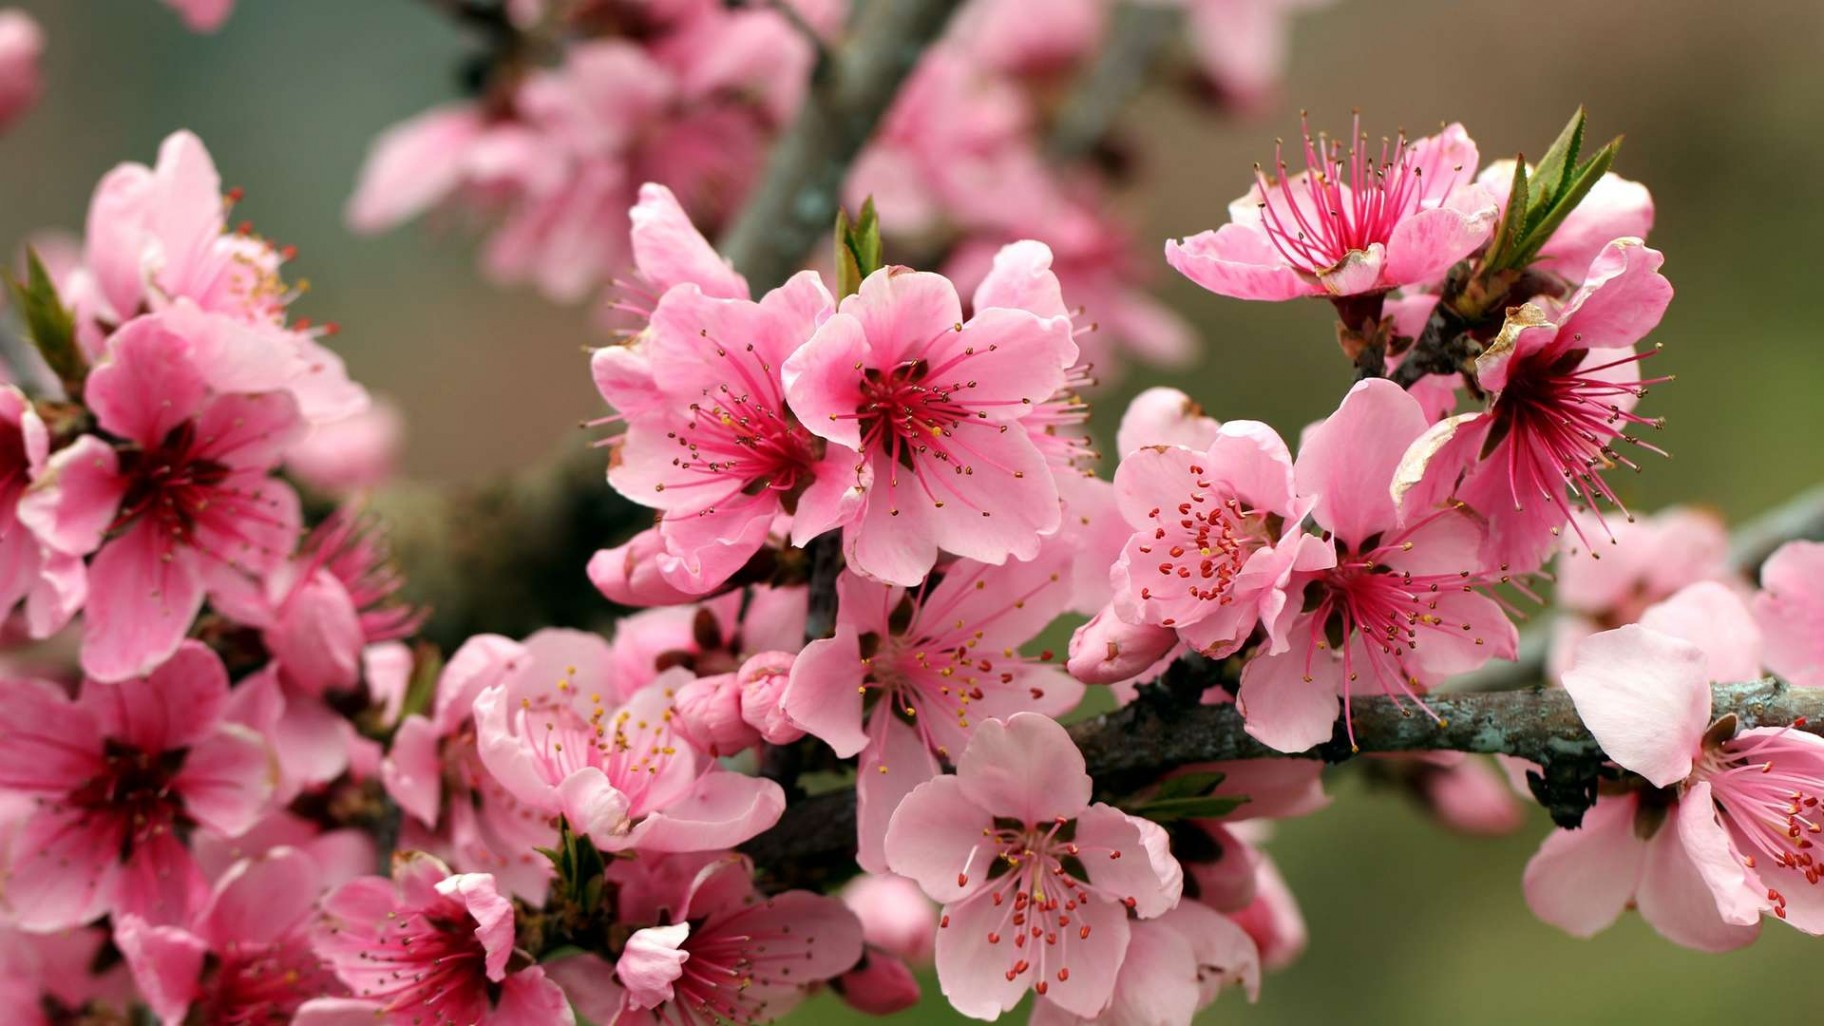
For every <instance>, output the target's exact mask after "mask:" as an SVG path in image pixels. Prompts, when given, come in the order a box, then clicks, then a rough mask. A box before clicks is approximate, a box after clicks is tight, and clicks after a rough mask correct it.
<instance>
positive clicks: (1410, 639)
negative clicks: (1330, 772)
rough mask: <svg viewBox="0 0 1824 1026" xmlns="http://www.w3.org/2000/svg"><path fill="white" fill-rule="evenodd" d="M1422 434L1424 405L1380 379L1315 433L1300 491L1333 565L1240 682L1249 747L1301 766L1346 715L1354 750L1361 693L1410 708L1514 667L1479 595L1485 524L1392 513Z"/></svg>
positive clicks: (1292, 605) (1499, 616)
mask: <svg viewBox="0 0 1824 1026" xmlns="http://www.w3.org/2000/svg"><path fill="white" fill-rule="evenodd" d="M1425 430H1426V419H1425V413H1424V411H1423V409H1422V408H1421V407H1420V406H1419V403H1418V400H1416V399H1414V398H1413V397H1412V396H1410V395H1408V394H1407V393H1406V392H1405V391H1404V390H1402V389H1401V388H1400V387H1399V386H1398V385H1395V384H1393V383H1392V382H1390V381H1387V380H1384V379H1373V380H1368V381H1363V382H1360V383H1358V384H1357V385H1356V386H1355V387H1354V388H1352V389H1351V390H1350V391H1349V394H1348V395H1347V396H1346V397H1344V399H1343V402H1342V404H1341V405H1340V406H1338V407H1337V410H1336V412H1335V413H1333V414H1331V416H1330V417H1329V418H1328V419H1326V420H1325V421H1323V422H1322V423H1321V424H1318V425H1316V426H1314V427H1312V428H1311V429H1310V430H1309V431H1308V432H1306V435H1305V439H1304V444H1303V445H1301V446H1300V447H1299V453H1298V464H1297V469H1296V475H1297V482H1298V490H1299V493H1300V495H1301V496H1302V497H1303V498H1305V499H1307V500H1308V501H1309V502H1310V503H1311V507H1310V510H1311V517H1312V519H1313V520H1314V521H1315V523H1316V524H1317V525H1319V526H1320V527H1321V528H1323V529H1324V530H1325V531H1326V532H1327V534H1328V537H1329V544H1331V545H1333V546H1334V548H1335V551H1334V563H1333V565H1331V566H1329V567H1323V568H1316V569H1312V570H1310V571H1306V572H1300V573H1297V574H1295V575H1294V579H1293V582H1292V583H1291V584H1290V585H1289V586H1288V587H1287V598H1288V601H1287V603H1286V605H1285V606H1284V607H1283V608H1282V610H1281V617H1282V619H1280V620H1273V621H1268V622H1267V633H1268V637H1269V639H1272V642H1273V643H1272V644H1270V645H1269V646H1268V647H1267V649H1266V650H1265V651H1262V652H1260V653H1258V654H1256V655H1255V657H1254V658H1253V659H1251V660H1249V662H1248V664H1247V666H1246V667H1244V668H1243V670H1242V676H1241V691H1240V692H1239V694H1238V696H1237V701H1238V702H1239V704H1240V706H1241V710H1242V714H1243V715H1244V716H1245V717H1246V718H1247V730H1248V733H1250V734H1252V735H1253V736H1254V737H1256V738H1259V739H1260V740H1261V741H1262V742H1264V743H1265V744H1268V745H1271V746H1273V747H1274V748H1278V749H1279V750H1281V751H1286V752H1300V751H1304V750H1306V749H1308V748H1310V747H1312V746H1314V745H1317V744H1319V743H1321V742H1323V741H1326V740H1328V739H1329V737H1330V734H1331V728H1332V725H1333V724H1334V723H1335V722H1336V716H1337V711H1338V706H1339V702H1340V705H1341V707H1342V711H1343V713H1344V717H1345V726H1346V727H1348V729H1349V731H1350V737H1351V739H1353V737H1354V733H1353V726H1352V725H1350V724H1349V723H1348V720H1347V716H1348V702H1349V697H1350V695H1351V694H1352V693H1354V692H1355V691H1356V690H1357V686H1358V683H1359V684H1361V685H1372V686H1375V687H1377V688H1378V689H1379V690H1381V691H1383V692H1385V693H1386V694H1388V695H1390V696H1403V697H1409V698H1410V697H1415V696H1416V695H1417V694H1418V692H1420V691H1422V690H1423V689H1424V688H1425V687H1427V686H1429V685H1432V684H1436V683H1438V682H1439V681H1441V680H1443V679H1444V678H1446V677H1448V676H1451V675H1453V674H1458V673H1466V672H1468V671H1470V670H1473V669H1475V668H1476V667H1478V666H1481V665H1482V664H1483V663H1486V662H1487V661H1488V660H1490V659H1496V658H1499V659H1511V658H1513V656H1514V653H1515V651H1516V647H1517V645H1518V643H1519V640H1518V632H1517V631H1516V630H1515V629H1514V626H1513V624H1512V623H1511V622H1509V621H1508V619H1507V615H1506V614H1505V613H1504V612H1503V610H1502V608H1501V606H1500V604H1499V603H1497V602H1496V601H1495V600H1494V599H1492V598H1490V597H1489V596H1487V595H1485V594H1482V593H1481V591H1480V589H1481V588H1482V587H1483V586H1489V585H1492V584H1494V583H1496V581H1495V580H1494V579H1493V578H1491V576H1490V575H1488V574H1487V573H1486V572H1485V571H1484V569H1483V562H1482V559H1483V555H1482V554H1483V549H1484V546H1485V539H1484V534H1483V529H1482V527H1481V525H1480V523H1479V522H1478V521H1477V520H1476V518H1475V517H1473V516H1472V515H1471V514H1470V513H1469V512H1468V511H1466V510H1462V509H1458V508H1451V507H1447V508H1444V509H1440V510H1435V511H1433V510H1420V511H1417V512H1416V513H1415V514H1414V515H1412V516H1411V517H1409V518H1402V516H1401V511H1400V509H1399V507H1398V506H1397V505H1396V502H1395V498H1394V493H1393V488H1392V486H1393V481H1394V477H1395V474H1396V473H1397V471H1398V469H1399V466H1400V464H1401V462H1402V461H1403V459H1404V457H1405V454H1406V451H1407V449H1408V447H1409V446H1410V445H1411V444H1412V443H1413V442H1414V441H1415V440H1417V439H1418V438H1419V436H1421V435H1422V434H1424V433H1425ZM1287 621H1289V622H1287ZM1333 632H1334V636H1335V637H1336V638H1338V639H1340V640H1341V644H1340V645H1338V644H1334V643H1333V641H1332V634H1333ZM1281 638H1284V639H1286V642H1285V644H1283V645H1282V644H1280V643H1279V641H1278V639H1281Z"/></svg>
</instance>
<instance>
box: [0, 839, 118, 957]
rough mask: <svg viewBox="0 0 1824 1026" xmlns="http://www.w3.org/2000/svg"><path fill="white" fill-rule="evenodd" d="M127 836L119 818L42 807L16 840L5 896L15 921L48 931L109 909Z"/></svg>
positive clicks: (64, 926)
mask: <svg viewBox="0 0 1824 1026" xmlns="http://www.w3.org/2000/svg"><path fill="white" fill-rule="evenodd" d="M124 840H125V836H124V831H123V830H122V829H121V824H120V822H119V820H118V819H115V818H113V817H105V818H101V817H94V816H90V815H87V814H85V813H84V812H82V811H81V810H69V811H62V812H53V811H48V810H47V811H41V812H40V813H38V814H37V815H35V816H33V817H32V818H30V819H28V820H27V821H26V822H25V825H24V826H23V827H22V828H21V829H20V830H19V832H18V834H17V835H15V836H14V838H13V841H12V849H13V856H12V864H11V865H10V866H8V867H7V881H6V883H7V890H6V895H5V901H6V905H7V911H8V912H9V914H10V919H11V921H12V922H13V923H14V924H15V925H17V926H19V927H21V928H22V929H26V930H33V931H38V932H47V931H51V930H61V929H64V928H66V927H71V926H79V925H81V924H83V923H86V922H88V921H89V920H91V919H94V918H95V917H97V916H99V915H102V914H103V913H105V912H107V911H108V910H109V905H110V903H111V902H112V901H113V898H114V890H115V883H116V881H117V880H118V879H119V876H120V847H121V844H122V842H123V841H124Z"/></svg>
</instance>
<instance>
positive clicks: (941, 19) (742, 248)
mask: <svg viewBox="0 0 1824 1026" xmlns="http://www.w3.org/2000/svg"><path fill="white" fill-rule="evenodd" d="M959 6H961V0H881V2H879V3H871V4H869V5H867V7H866V8H865V9H864V10H863V11H862V12H861V14H860V15H859V18H858V23H857V25H856V27H855V30H854V32H853V34H852V36H851V37H850V38H849V40H848V41H847V42H846V43H845V44H844V46H843V47H842V48H841V50H840V51H839V52H837V53H834V54H832V55H831V59H830V60H829V61H827V62H825V63H824V64H823V65H821V66H820V67H819V69H818V72H817V74H816V75H814V76H813V77H812V80H811V88H810V92H809V94H808V95H807V96H806V97H805V102H804V109H803V110H802V111H801V112H799V115H798V120H797V121H796V122H795V123H794V124H793V125H792V127H791V128H790V129H788V130H787V131H786V133H785V135H784V136H782V137H781V138H780V139H779V141H778V142H777V143H775V144H774V146H773V151H772V154H771V156H770V157H769V158H768V159H767V165H766V173H765V175H764V176H763V177H762V178H761V182H760V186H759V188H758V189H757V190H755V192H754V196H753V198H752V199H751V200H749V201H748V203H747V206H746V207H745V209H743V210H742V212H741V218H740V220H738V221H737V222H735V225H734V227H733V228H731V229H730V230H729V232H728V235H727V236H726V237H725V238H724V239H723V240H722V246H721V249H722V253H723V255H725V256H727V257H728V258H729V259H730V260H731V261H733V262H734V265H735V267H737V268H739V269H740V271H741V273H743V274H745V275H746V276H747V280H748V282H749V283H750V284H752V285H753V287H754V289H755V291H762V290H765V289H770V288H773V287H774V286H776V285H778V284H780V283H781V282H783V281H785V279H786V278H788V277H790V276H791V275H792V272H794V271H796V270H798V268H799V267H801V266H803V264H804V259H805V256H806V254H808V253H809V252H810V251H811V249H812V247H813V246H815V245H816V243H817V242H818V241H819V240H820V239H822V238H824V237H826V236H827V235H828V234H829V232H830V226H831V225H832V224H833V223H834V221H835V217H836V207H837V204H838V203H840V202H841V200H842V185H843V180H844V179H845V178H846V177H848V171H849V165H850V164H851V163H853V162H854V160H855V156H856V154H858V153H860V152H861V148H862V146H863V145H865V144H866V143H867V141H868V139H869V137H871V136H872V135H873V134H874V129H875V126H877V125H878V124H879V123H880V119H881V118H882V117H883V116H885V114H886V111H887V108H888V107H889V106H890V105H891V104H892V102H893V97H894V96H895V95H897V94H898V92H899V86H900V83H901V82H903V81H905V78H906V76H907V75H909V74H911V72H912V68H913V66H914V65H916V64H917V63H918V59H919V57H920V56H921V55H923V53H924V52H925V48H926V47H927V46H929V45H930V44H931V42H932V41H933V40H935V39H936V38H937V37H938V35H939V33H941V32H942V31H943V29H944V26H945V25H946V24H948V23H949V21H950V16H951V14H953V13H955V11H956V9H957V8H958V7H959Z"/></svg>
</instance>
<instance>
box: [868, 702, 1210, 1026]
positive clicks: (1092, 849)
mask: <svg viewBox="0 0 1824 1026" xmlns="http://www.w3.org/2000/svg"><path fill="white" fill-rule="evenodd" d="M956 767H957V771H956V774H955V775H954V776H941V777H938V778H937V779H935V780H930V781H927V782H925V783H923V784H921V785H919V787H918V788H917V789H916V790H914V791H913V792H912V793H911V794H910V795H908V796H907V797H906V799H905V801H903V802H901V803H900V806H899V810H898V811H897V812H895V813H894V814H893V821H892V825H891V826H889V827H888V829H887V841H886V854H887V863H888V864H889V865H890V866H891V867H892V869H893V871H894V872H896V873H899V874H901V875H904V876H909V877H911V878H912V879H913V880H916V881H917V882H918V885H919V886H920V887H923V888H924V890H925V893H926V894H928V895H930V896H931V898H932V899H933V900H935V901H939V902H942V903H943V906H944V908H943V913H942V916H941V918H940V919H939V920H938V933H937V976H938V982H939V983H940V984H941V985H942V987H943V991H944V996H945V997H947V998H949V999H950V1003H951V1004H952V1005H954V1006H955V1007H956V1009H957V1010H958V1011H960V1012H962V1013H963V1014H965V1015H968V1016H972V1017H974V1018H977V1019H994V1018H997V1017H998V1016H999V1015H1000V1014H1001V1013H1003V1012H1006V1011H1009V1010H1011V1009H1012V1008H1013V1007H1014V1006H1015V1005H1016V1004H1018V1003H1019V1001H1020V999H1021V998H1022V997H1024V996H1025V994H1026V992H1027V991H1028V990H1031V991H1036V992H1037V993H1038V994H1039V995H1040V996H1041V997H1045V998H1047V999H1049V1000H1050V1001H1051V1002H1052V1003H1054V1004H1056V1005H1057V1006H1058V1007H1059V1008H1061V1009H1062V1010H1064V1011H1066V1012H1069V1013H1071V1014H1073V1015H1077V1016H1080V1017H1084V1018H1089V1017H1093V1016H1095V1015H1098V1014H1100V1013H1101V1012H1102V1010H1103V1009H1104V1008H1106V1007H1107V1006H1108V1003H1109V1001H1110V999H1111V997H1112V996H1113V994H1114V991H1115V985H1116V978H1117V975H1118V973H1119V971H1120V968H1121V965H1122V962H1123V959H1124V957H1125V956H1126V954H1127V950H1128V941H1129V924H1128V913H1129V912H1130V911H1131V912H1133V913H1134V914H1136V915H1138V916H1139V917H1140V918H1142V919H1151V918H1153V917H1155V916H1158V915H1160V914H1162V913H1164V912H1165V911H1167V910H1168V909H1170V908H1172V907H1173V906H1174V905H1176V904H1177V903H1178V898H1179V895H1180V893H1181V892H1182V889H1183V883H1184V880H1183V874H1182V872H1181V871H1180V869H1179V868H1178V863H1177V862H1176V861H1175V860H1174V859H1173V858H1172V856H1171V853H1170V851H1169V847H1170V844H1169V841H1168V839H1167V837H1166V834H1165V831H1164V830H1162V829H1160V828H1159V827H1158V826H1157V825H1156V824H1153V823H1150V822H1148V821H1146V820H1143V819H1137V818H1135V817H1132V816H1129V815H1127V814H1125V813H1123V812H1121V811H1119V810H1117V809H1114V808H1112V807H1110V806H1107V805H1101V804H1094V805H1092V804H1090V800H1089V796H1090V778H1089V774H1088V773H1086V772H1085V771H1084V768H1083V756H1082V753H1080V752H1078V751H1077V748H1076V745H1074V744H1072V743H1071V740H1070V735H1069V734H1067V733H1066V732H1065V730H1064V728H1063V727H1061V726H1059V725H1058V723H1057V721H1055V720H1052V719H1050V718H1048V717H1045V716H1041V715H1038V714H1036V713H1017V714H1015V715H1014V716H1013V717H1011V718H1010V719H1008V720H1006V721H1005V722H1003V721H1000V720H990V721H988V722H986V723H983V724H981V725H979V726H978V727H977V728H976V730H975V736H974V737H973V739H971V741H970V743H969V747H968V748H966V749H965V750H964V751H963V752H962V754H961V755H960V756H959V757H958V758H957V762H956Z"/></svg>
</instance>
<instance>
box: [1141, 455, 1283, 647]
mask: <svg viewBox="0 0 1824 1026" xmlns="http://www.w3.org/2000/svg"><path fill="white" fill-rule="evenodd" d="M1188 470H1189V473H1190V478H1191V484H1192V487H1191V490H1190V493H1189V494H1188V495H1187V496H1186V497H1185V501H1184V502H1181V503H1179V504H1178V505H1177V506H1175V507H1173V508H1170V509H1167V508H1165V507H1163V506H1155V507H1153V508H1152V509H1151V510H1150V511H1149V512H1148V513H1147V519H1149V520H1151V521H1152V522H1153V524H1154V525H1155V526H1154V528H1153V540H1152V542H1151V543H1150V544H1145V545H1141V546H1140V547H1139V549H1140V553H1141V555H1143V556H1148V557H1152V558H1155V559H1157V560H1158V561H1159V562H1158V563H1157V564H1156V565H1155V566H1153V568H1152V569H1153V570H1154V571H1155V572H1156V573H1157V575H1158V576H1157V578H1156V579H1155V578H1154V577H1153V575H1152V574H1147V573H1145V572H1144V571H1142V572H1141V573H1140V574H1138V575H1137V579H1139V580H1150V581H1152V582H1153V583H1151V584H1146V585H1142V586H1141V588H1140V598H1141V599H1142V600H1148V599H1151V598H1152V597H1153V596H1154V595H1155V594H1159V595H1167V594H1171V593H1173V592H1180V591H1188V592H1189V593H1190V596H1191V597H1192V598H1194V599H1196V600H1198V601H1199V602H1215V603H1217V604H1218V605H1228V604H1229V602H1230V601H1232V599H1231V598H1230V596H1229V588H1230V585H1232V584H1233V583H1234V581H1235V575H1236V574H1239V573H1240V572H1241V568H1242V567H1243V566H1245V565H1246V564H1247V561H1248V557H1249V556H1252V555H1253V554H1254V552H1255V551H1256V550H1257V549H1259V548H1260V547H1261V546H1262V545H1265V544H1266V543H1267V541H1268V526H1267V523H1266V518H1265V516H1264V515H1262V513H1261V512H1260V511H1258V510H1254V509H1250V508H1249V507H1247V506H1245V505H1244V504H1243V503H1242V502H1241V500H1240V499H1238V498H1236V497H1235V496H1233V495H1230V496H1223V495H1220V494H1218V493H1217V492H1216V491H1215V487H1216V485H1215V483H1214V482H1213V481H1210V480H1208V479H1207V478H1206V477H1205V476H1204V474H1205V470H1204V468H1203V467H1202V466H1199V465H1197V464H1192V465H1191V466H1190V467H1189V468H1188ZM1175 622H1176V618H1174V617H1167V618H1166V619H1165V620H1163V621H1162V622H1161V625H1162V626H1165V627H1170V626H1172V625H1173V624H1174V623H1175Z"/></svg>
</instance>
